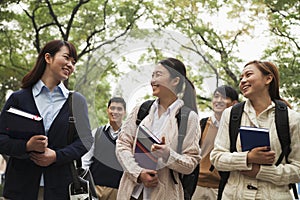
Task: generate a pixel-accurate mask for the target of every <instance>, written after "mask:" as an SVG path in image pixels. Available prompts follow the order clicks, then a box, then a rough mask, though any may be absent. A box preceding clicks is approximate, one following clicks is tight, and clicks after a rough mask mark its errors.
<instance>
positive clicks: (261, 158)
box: [247, 147, 275, 165]
mask: <svg viewBox="0 0 300 200" xmlns="http://www.w3.org/2000/svg"><path fill="white" fill-rule="evenodd" d="M274 161H275V151H270V148H269V147H256V148H254V149H252V150H251V151H249V152H248V154H247V163H248V164H251V163H255V164H261V165H272V164H273V163H274Z"/></svg>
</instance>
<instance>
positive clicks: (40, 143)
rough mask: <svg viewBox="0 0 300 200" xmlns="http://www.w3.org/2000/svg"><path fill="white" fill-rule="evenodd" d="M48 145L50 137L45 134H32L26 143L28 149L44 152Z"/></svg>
mask: <svg viewBox="0 0 300 200" xmlns="http://www.w3.org/2000/svg"><path fill="white" fill-rule="evenodd" d="M47 146H48V137H47V136H45V135H35V136H32V137H31V138H30V139H29V140H28V142H27V143H26V151H27V152H30V151H36V152H40V153H43V152H44V151H45V149H46V148H47Z"/></svg>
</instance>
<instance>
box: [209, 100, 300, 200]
mask: <svg viewBox="0 0 300 200" xmlns="http://www.w3.org/2000/svg"><path fill="white" fill-rule="evenodd" d="M230 110H231V108H227V109H226V110H225V111H224V112H223V114H222V119H221V123H220V127H219V131H218V134H217V136H216V139H215V146H214V149H213V150H212V152H211V155H210V159H211V162H212V164H213V165H214V166H215V167H216V168H217V169H218V170H220V171H230V177H229V179H228V183H227V184H226V186H225V189H224V192H223V196H222V197H223V198H222V199H224V200H227V199H228V200H232V199H234V200H247V199H272V200H283V199H284V200H288V199H293V198H292V195H291V193H290V191H289V186H288V184H289V183H298V182H300V175H299V172H300V153H299V152H300V145H299V144H300V123H299V122H300V114H299V113H297V112H295V111H293V110H290V109H289V110H288V112H289V127H290V136H291V153H290V154H289V157H288V159H289V161H290V164H286V163H285V159H283V161H282V163H281V164H279V165H278V166H275V164H274V165H271V166H266V165H261V167H260V171H259V172H258V174H257V176H256V178H249V177H247V176H244V175H242V174H241V173H240V172H239V171H240V170H250V169H251V167H252V165H251V164H249V165H247V153H248V152H241V143H240V137H239V135H238V138H237V143H236V147H237V151H238V152H234V153H230V151H229V149H230V144H229V133H228V130H229V127H228V124H229V117H230ZM241 125H243V126H252V127H253V126H256V127H260V128H268V129H269V132H270V144H271V149H272V150H273V151H275V152H276V158H275V162H276V161H277V159H278V157H279V155H280V153H281V146H280V141H279V139H278V136H277V132H276V127H275V104H274V103H272V105H270V106H269V107H268V108H267V109H266V110H265V111H263V112H262V113H261V114H260V115H259V116H256V114H255V110H254V108H253V107H252V105H251V103H250V101H249V100H247V101H246V104H245V108H244V113H243V115H242V121H241ZM249 186H254V187H256V188H257V190H255V189H251V187H249ZM249 188H250V189H249Z"/></svg>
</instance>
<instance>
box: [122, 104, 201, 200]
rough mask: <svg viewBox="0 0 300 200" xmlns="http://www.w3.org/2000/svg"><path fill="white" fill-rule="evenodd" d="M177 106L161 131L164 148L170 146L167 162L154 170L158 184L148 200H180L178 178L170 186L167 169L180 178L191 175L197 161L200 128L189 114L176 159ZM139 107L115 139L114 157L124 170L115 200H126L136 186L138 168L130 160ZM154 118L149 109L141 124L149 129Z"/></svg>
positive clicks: (152, 112) (194, 114)
mask: <svg viewBox="0 0 300 200" xmlns="http://www.w3.org/2000/svg"><path fill="white" fill-rule="evenodd" d="M182 106H183V102H182V101H181V103H180V104H179V105H178V106H177V107H176V108H175V109H174V110H173V111H171V113H170V119H172V120H168V121H167V124H166V126H165V128H164V130H163V135H164V136H165V137H166V144H170V147H171V151H170V156H169V159H168V160H167V162H166V163H164V165H166V166H165V167H163V168H161V169H159V170H158V178H159V183H158V186H157V187H155V188H154V189H153V190H152V192H151V199H168V200H180V199H183V189H182V185H181V182H180V180H179V178H178V174H177V173H174V174H175V178H176V180H177V182H178V183H179V184H174V181H173V180H172V178H171V175H170V169H173V170H174V172H179V173H182V174H189V173H191V172H192V171H193V170H194V168H195V167H196V165H197V164H198V162H199V160H200V148H199V144H198V141H199V139H200V126H199V123H198V122H199V119H198V115H197V114H196V113H195V112H191V113H190V115H189V119H188V124H187V133H186V136H185V139H184V141H183V145H182V151H183V154H182V155H180V154H178V153H177V152H176V149H177V137H178V126H177V120H176V118H175V115H176V114H177V112H178V110H179V108H180V107H182ZM138 110H139V106H137V107H135V108H134V109H133V111H132V112H131V114H130V115H129V116H128V118H127V119H126V122H125V123H124V125H123V126H122V130H121V132H120V135H119V138H118V140H117V145H116V155H117V158H118V160H119V162H120V164H121V166H122V167H123V169H124V174H123V177H122V179H121V182H120V186H119V191H118V197H117V199H118V200H129V199H130V196H131V194H132V192H133V189H134V187H135V186H136V185H137V184H138V183H137V178H138V176H139V174H140V173H141V171H142V168H141V167H140V166H139V165H138V164H137V163H136V162H135V159H134V157H133V149H134V148H135V135H136V130H137V126H136V123H135V121H136V118H137V112H138ZM153 117H154V109H153V106H152V107H151V109H150V111H149V115H147V116H146V117H145V119H144V120H143V121H142V122H141V125H142V124H145V125H146V126H148V127H150V126H151V124H152V121H153Z"/></svg>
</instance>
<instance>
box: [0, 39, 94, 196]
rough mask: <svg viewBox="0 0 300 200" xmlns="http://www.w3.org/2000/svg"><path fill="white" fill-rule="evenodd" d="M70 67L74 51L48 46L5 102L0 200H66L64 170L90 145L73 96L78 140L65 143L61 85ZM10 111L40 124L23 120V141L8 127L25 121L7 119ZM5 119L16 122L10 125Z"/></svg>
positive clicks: (79, 102)
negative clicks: (4, 157)
mask: <svg viewBox="0 0 300 200" xmlns="http://www.w3.org/2000/svg"><path fill="white" fill-rule="evenodd" d="M76 61H77V53H76V49H75V47H74V46H73V45H72V44H71V43H69V42H67V41H62V40H53V41H50V42H48V43H47V44H46V45H45V46H44V48H43V49H42V50H41V52H40V53H39V55H38V58H37V61H36V64H35V66H34V67H33V68H32V70H31V71H30V72H28V73H27V74H26V75H25V76H24V78H23V80H22V86H21V87H22V89H21V90H19V91H16V92H13V93H12V94H11V95H10V97H9V98H8V100H7V101H6V103H5V105H4V107H3V109H2V112H1V115H0V153H1V154H2V153H3V154H6V155H8V156H10V158H9V161H8V164H7V168H6V173H5V175H6V176H5V184H4V190H3V196H4V197H5V198H7V199H22V198H26V199H45V200H50V199H69V195H68V186H69V184H70V183H71V181H72V175H71V170H70V165H71V163H72V162H73V160H77V159H80V157H81V156H82V155H83V154H84V153H86V152H87V149H89V148H90V147H91V145H92V142H93V138H92V135H91V130H90V124H89V119H88V112H87V104H86V100H85V98H84V97H83V96H82V95H81V94H79V93H77V92H74V94H73V102H72V103H73V104H74V105H73V107H76V112H75V111H74V116H75V117H76V120H77V122H78V123H80V125H79V126H76V128H77V129H78V130H77V132H78V134H77V135H76V136H74V140H73V141H71V142H69V141H68V138H69V136H68V128H69V105H68V101H67V99H68V97H69V94H70V91H69V90H68V89H67V88H66V87H65V86H64V84H63V81H64V80H67V79H68V78H69V76H70V75H71V74H72V73H73V71H74V68H75V63H76ZM71 106H72V105H71ZM10 107H14V108H16V109H19V110H22V111H25V112H27V113H31V114H34V115H35V116H40V117H41V118H42V120H40V121H34V120H31V119H28V121H25V122H26V123H23V124H22V126H26V125H27V127H29V129H30V131H28V132H29V134H26V135H28V138H27V137H26V138H25V137H24V135H25V132H24V130H22V131H19V130H18V131H15V130H16V129H15V128H14V127H10V124H15V125H16V126H18V127H19V126H20V121H21V119H22V121H24V120H25V119H23V118H24V117H23V118H22V117H20V116H17V115H13V114H9V113H7V112H6V111H7V110H8V109H9V108H10ZM11 115H13V116H11ZM9 116H10V118H9ZM13 117H14V118H13ZM18 117H19V118H18ZM11 118H13V119H16V120H14V121H13V123H12V121H9V119H11ZM17 119H19V121H18V120H17ZM27 123H28V124H27ZM32 124H34V126H32ZM78 127H79V128H78ZM15 135H17V136H18V138H16V137H14V136H15ZM28 181H30V184H28Z"/></svg>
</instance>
